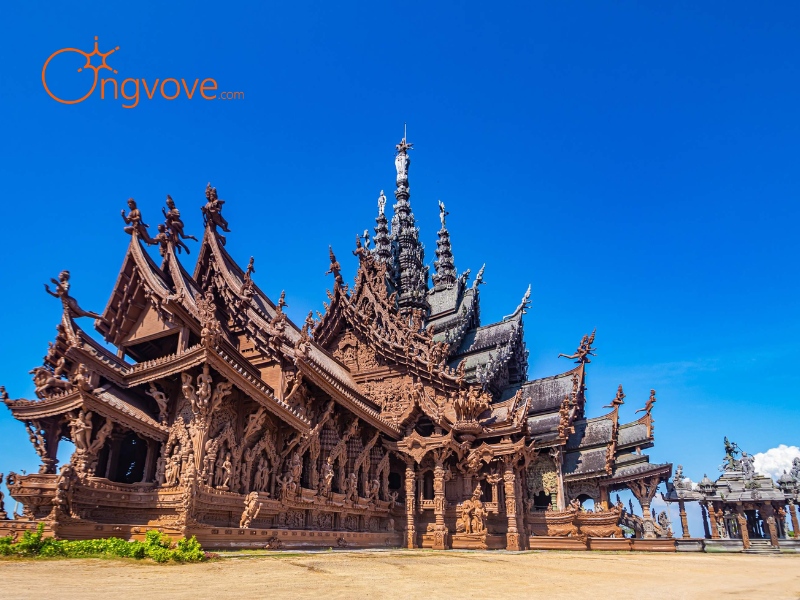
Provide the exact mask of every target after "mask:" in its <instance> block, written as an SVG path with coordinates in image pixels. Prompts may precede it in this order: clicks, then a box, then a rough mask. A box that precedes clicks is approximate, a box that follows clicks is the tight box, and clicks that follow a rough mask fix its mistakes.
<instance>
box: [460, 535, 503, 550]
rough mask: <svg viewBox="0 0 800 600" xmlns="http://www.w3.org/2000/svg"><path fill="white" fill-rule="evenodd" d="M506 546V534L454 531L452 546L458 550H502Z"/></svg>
mask: <svg viewBox="0 0 800 600" xmlns="http://www.w3.org/2000/svg"><path fill="white" fill-rule="evenodd" d="M505 547H506V536H504V535H495V534H491V533H456V534H454V535H453V548H454V549H458V550H502V549H504V548H505Z"/></svg>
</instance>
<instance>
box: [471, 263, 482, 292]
mask: <svg viewBox="0 0 800 600" xmlns="http://www.w3.org/2000/svg"><path fill="white" fill-rule="evenodd" d="M485 270H486V263H483V266H481V268H480V270H479V271H478V274H477V275H475V281H473V282H472V289H474V290H477V289H478V286H479V285H483V284H485V283H486V282H485V281H484V280H483V272H484V271H485ZM468 271H469V270H468Z"/></svg>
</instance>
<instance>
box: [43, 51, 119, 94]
mask: <svg viewBox="0 0 800 600" xmlns="http://www.w3.org/2000/svg"><path fill="white" fill-rule="evenodd" d="M97 40H98V37H97V36H94V50H92V51H91V52H84V51H83V50H79V49H78V48H61V50H56V51H55V52H53V53H52V54H51V55H50V56H48V57H47V60H46V61H44V66H43V67H42V85H44V89H45V91H46V92H47V93H48V94H49V95H50V97H51V98H52V99H53V100H55V101H57V102H61V103H62V104H77V103H78V102H83V101H84V100H86V99H87V98H88V97H89V96H91V95H92V92H94V89H95V88H96V87H97V75H98V72H99V71H100V69H107V70H109V71H112V72H114V73H116V72H117V71H116V70H115V69H112V68H111V67H109V66H108V64H107V63H106V59H107V58H108V57H109V56H110V55H111V54H113V53H114V52H116V51H117V50H119V46H117V47H116V48H114V49H113V50H109V51H108V52H100V49H99V47H98V41H97ZM63 52H76V53H77V54H80V55H82V56H83V57H84V58H85V59H86V64H85V65H83V66H82V67H81V68H80V69H78V72H79V73H80V72H81V71H83V70H84V69H91V70H92V71H94V81H93V82H92V88H91V89H90V90H89V91H88V92H87V93H86V94H85V95H84V96H83V97H81V98H78V99H77V100H64V99H62V98H59V97H58V96H56V95H55V94H54V93H53V92H52V91H50V88H49V87H47V79H46V75H45V74H46V72H47V65H48V64H50V61H51V60H53V58H55V57H56V56H58V55H59V54H61V53H63ZM93 56H99V57H100V58H101V63H100V64H99V65H97V66H95V65H93V64H92V57H93Z"/></svg>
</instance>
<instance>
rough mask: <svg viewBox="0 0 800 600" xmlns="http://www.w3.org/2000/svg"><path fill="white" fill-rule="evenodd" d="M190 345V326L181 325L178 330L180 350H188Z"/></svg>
mask: <svg viewBox="0 0 800 600" xmlns="http://www.w3.org/2000/svg"><path fill="white" fill-rule="evenodd" d="M188 347H189V328H188V327H181V330H180V331H179V332H178V352H179V353H180V352H186V349H187V348H188Z"/></svg>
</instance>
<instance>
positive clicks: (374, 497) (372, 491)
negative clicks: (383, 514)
mask: <svg viewBox="0 0 800 600" xmlns="http://www.w3.org/2000/svg"><path fill="white" fill-rule="evenodd" d="M380 491H381V482H380V481H378V480H377V479H373V480H372V482H371V483H370V485H369V490H368V491H367V498H368V499H369V501H370V502H377V501H378V496H379V494H380Z"/></svg>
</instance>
